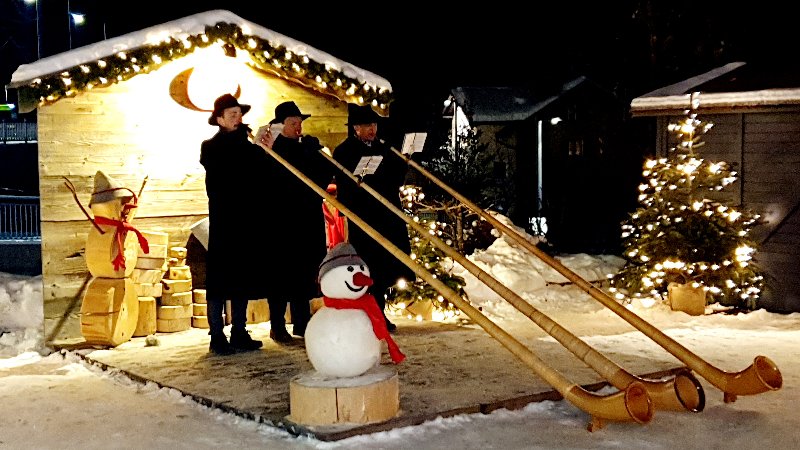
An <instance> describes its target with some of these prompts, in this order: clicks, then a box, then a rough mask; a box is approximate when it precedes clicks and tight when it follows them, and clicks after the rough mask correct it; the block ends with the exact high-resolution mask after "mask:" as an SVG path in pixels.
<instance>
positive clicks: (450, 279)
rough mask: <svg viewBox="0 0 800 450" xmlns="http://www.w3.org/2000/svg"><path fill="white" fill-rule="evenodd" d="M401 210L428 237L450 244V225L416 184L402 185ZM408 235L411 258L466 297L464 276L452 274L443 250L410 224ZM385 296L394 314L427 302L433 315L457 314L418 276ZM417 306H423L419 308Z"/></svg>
mask: <svg viewBox="0 0 800 450" xmlns="http://www.w3.org/2000/svg"><path fill="white" fill-rule="evenodd" d="M402 192H403V194H402V195H403V211H404V212H405V213H406V214H408V215H409V216H411V218H412V219H413V220H414V222H416V223H418V224H420V225H421V227H422V228H424V229H425V230H427V233H429V234H430V235H431V236H436V237H437V238H439V239H441V240H442V241H444V243H445V244H447V245H450V246H452V244H453V239H452V230H453V227H451V226H449V225H447V224H446V223H444V222H439V221H438V220H436V219H437V212H436V210H435V209H431V208H430V206H429V205H427V204H426V203H425V201H424V200H425V194H424V193H423V192H422V190H421V189H420V188H419V187H417V186H411V185H408V186H404V187H403V191H402ZM408 234H409V238H410V240H411V259H413V260H414V261H415V262H417V263H418V264H420V265H421V266H423V267H424V268H425V269H426V270H427V271H428V272H430V273H431V275H432V276H433V277H435V278H437V279H438V280H439V281H441V282H442V283H444V284H445V285H447V287H449V288H450V289H452V290H453V291H455V292H456V293H457V294H458V295H460V296H461V298H463V299H464V300H467V293H466V292H465V291H464V284H465V281H464V279H463V278H461V277H459V276H456V275H453V273H452V270H453V268H454V264H453V260H452V259H451V258H448V257H447V255H445V253H444V251H442V250H441V249H440V248H438V247H436V246H435V245H434V244H433V243H432V242H431V241H430V239H429V238H426V237H425V236H422V235H420V233H419V232H417V231H416V230H415V229H414V228H413V227H409V231H408ZM393 294H394V295H391V296H389V297H388V298H387V305H388V307H389V310H390V311H391V312H393V313H395V314H398V313H402V312H403V311H414V310H415V307H414V304H415V303H419V304H423V303H425V302H427V301H430V302H431V303H432V307H433V313H434V314H433V316H434V317H433V318H435V319H439V320H441V319H447V318H450V317H454V316H456V315H458V313H459V310H458V308H456V307H455V305H453V304H452V303H450V302H449V301H448V300H447V299H445V298H444V297H443V296H442V295H441V294H439V292H438V291H437V290H436V289H434V288H433V287H432V286H430V285H429V284H428V283H427V282H425V280H422V279H420V278H417V279H416V280H415V281H413V282H407V283H406V284H405V285H402V286H398V289H396V290H395V291H394V293H393ZM420 309H424V307H423V308H420Z"/></svg>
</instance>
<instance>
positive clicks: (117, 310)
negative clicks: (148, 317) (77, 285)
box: [81, 278, 139, 347]
mask: <svg viewBox="0 0 800 450" xmlns="http://www.w3.org/2000/svg"><path fill="white" fill-rule="evenodd" d="M138 320H139V298H138V297H137V296H136V289H135V287H134V284H133V281H131V279H130V278H93V279H92V280H91V281H90V282H89V285H88V286H87V288H86V294H85V295H84V296H83V303H82V304H81V334H82V335H83V338H84V339H85V340H86V342H89V343H92V344H102V345H110V346H113V347H116V346H117V345H119V344H122V343H123V342H127V341H128V340H130V338H131V336H133V332H134V331H135V330H136V323H137V321H138Z"/></svg>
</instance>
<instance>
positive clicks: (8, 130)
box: [0, 121, 39, 143]
mask: <svg viewBox="0 0 800 450" xmlns="http://www.w3.org/2000/svg"><path fill="white" fill-rule="evenodd" d="M38 129H39V128H38V126H37V123H36V122H6V121H2V122H0V142H2V143H16V142H37V141H38V137H37V135H38Z"/></svg>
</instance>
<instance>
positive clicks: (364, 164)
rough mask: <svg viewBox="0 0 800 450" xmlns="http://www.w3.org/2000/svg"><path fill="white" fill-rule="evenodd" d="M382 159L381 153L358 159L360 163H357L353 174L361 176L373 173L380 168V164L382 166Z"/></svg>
mask: <svg viewBox="0 0 800 450" xmlns="http://www.w3.org/2000/svg"><path fill="white" fill-rule="evenodd" d="M382 161H383V156H380V155H375V156H364V157H362V158H361V159H360V160H359V161H358V164H356V169H355V170H354V171H353V174H354V175H357V176H359V177H363V176H364V175H371V174H373V173H375V171H376V170H378V166H380V164H381V162H382Z"/></svg>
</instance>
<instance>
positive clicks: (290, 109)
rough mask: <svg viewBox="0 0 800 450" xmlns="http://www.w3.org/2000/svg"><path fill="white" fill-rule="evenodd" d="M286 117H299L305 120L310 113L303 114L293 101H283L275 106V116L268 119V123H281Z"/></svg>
mask: <svg viewBox="0 0 800 450" xmlns="http://www.w3.org/2000/svg"><path fill="white" fill-rule="evenodd" d="M287 117H299V118H301V119H302V120H306V119H308V118H309V117H311V114H303V113H301V112H300V108H298V107H297V105H295V104H294V102H283V103H281V104H280V105H278V106H276V107H275V118H274V119H272V120H270V121H269V123H283V121H284V120H286V118H287Z"/></svg>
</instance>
